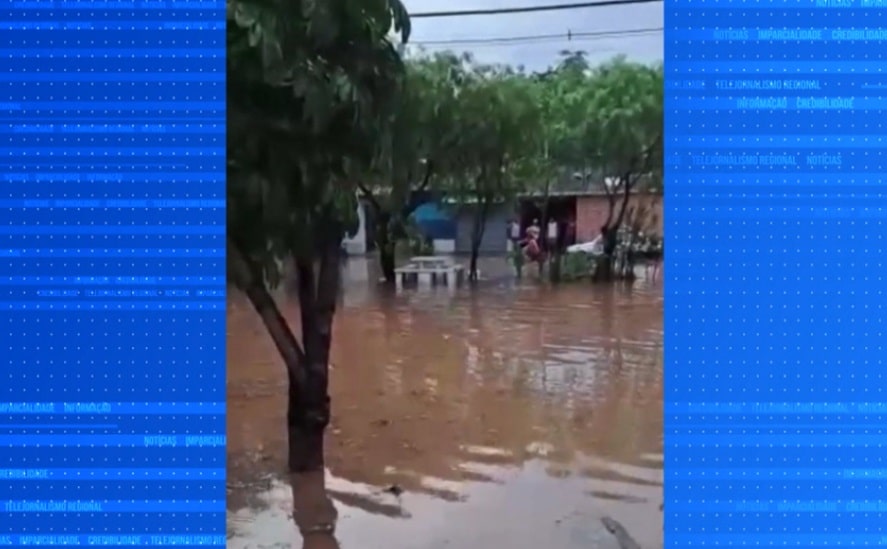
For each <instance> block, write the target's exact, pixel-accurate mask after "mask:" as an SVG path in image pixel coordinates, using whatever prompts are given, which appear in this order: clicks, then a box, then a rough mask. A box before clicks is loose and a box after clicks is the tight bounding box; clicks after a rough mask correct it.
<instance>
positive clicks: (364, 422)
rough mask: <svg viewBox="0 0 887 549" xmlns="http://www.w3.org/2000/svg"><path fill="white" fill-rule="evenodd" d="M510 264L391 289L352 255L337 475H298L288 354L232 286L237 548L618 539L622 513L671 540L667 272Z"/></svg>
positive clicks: (642, 530) (431, 547) (337, 370)
mask: <svg viewBox="0 0 887 549" xmlns="http://www.w3.org/2000/svg"><path fill="white" fill-rule="evenodd" d="M494 262H495V263H494ZM501 262H502V260H501V259H499V260H495V259H494V260H491V261H489V262H487V263H488V264H486V265H482V266H481V268H482V269H483V271H484V272H485V273H496V272H497V270H501ZM493 277H494V280H491V281H486V282H484V283H483V284H482V285H481V286H480V288H478V289H477V290H475V291H472V290H470V289H468V288H463V289H459V290H457V291H455V292H450V291H447V290H445V289H431V288H419V289H415V290H407V291H403V292H401V293H399V294H398V295H394V296H391V295H389V296H384V295H380V294H379V293H378V292H377V291H376V290H375V288H374V285H373V284H371V283H369V281H370V280H374V279H375V274H374V272H373V270H372V265H371V264H370V268H369V269H368V266H367V263H366V262H364V261H361V260H357V261H355V260H351V261H350V262H349V265H348V266H347V278H348V279H349V280H350V282H349V283H348V285H347V289H346V293H345V297H344V303H343V305H342V307H341V308H340V311H339V313H338V314H337V318H336V326H335V334H334V343H333V366H332V374H331V375H332V379H331V393H332V399H333V407H334V418H333V422H332V425H331V426H330V428H329V431H328V438H327V465H328V471H327V474H326V475H325V477H324V476H323V475H312V476H308V477H304V476H303V477H297V478H293V477H290V476H288V475H286V474H285V472H284V471H285V448H286V445H285V441H286V432H285V424H284V415H285V404H284V396H285V392H286V381H285V376H284V370H283V366H282V365H281V364H280V362H279V359H278V357H277V355H276V352H275V350H274V347H273V344H272V343H271V341H270V340H269V339H268V337H267V336H266V335H265V333H264V330H263V328H262V326H261V323H260V321H259V320H258V318H257V317H256V316H255V315H254V314H253V312H252V311H251V310H250V308H249V305H248V304H247V303H246V301H245V300H244V299H243V298H241V297H239V296H236V295H234V294H233V293H232V294H231V297H229V313H228V424H229V425H228V431H229V433H228V435H229V436H228V448H229V450H228V451H229V469H228V484H229V497H228V502H229V503H228V506H229V542H228V546H229V547H235V548H242V549H246V548H248V547H250V548H254V549H259V548H263V547H305V548H312V549H322V548H324V547H341V548H343V549H372V548H376V547H379V548H385V549H426V548H427V549H436V548H438V547H440V548H474V547H508V548H512V549H536V548H540V547H544V548H546V549H578V548H588V547H602V548H604V547H607V548H608V547H616V546H617V545H616V543H615V539H614V538H613V536H611V535H610V534H609V532H607V531H606V530H605V529H604V528H603V526H602V525H601V522H600V519H601V517H603V516H605V515H606V516H610V517H613V518H614V519H616V520H618V521H619V522H620V523H621V524H622V525H624V526H625V528H626V529H627V530H628V532H629V533H630V534H631V535H632V536H633V537H634V538H635V539H636V540H637V541H638V542H639V543H640V545H641V546H642V547H644V548H645V549H647V548H649V549H655V548H658V547H661V546H662V513H661V511H660V507H659V506H660V503H661V502H662V291H661V285H659V284H657V283H652V282H648V281H644V280H639V281H638V282H636V283H635V284H634V285H633V286H632V287H631V288H626V287H623V286H607V287H596V286H590V285H585V284H579V285H564V286H562V287H558V288H548V287H544V286H540V285H539V284H537V283H536V282H535V281H533V280H532V277H529V278H528V280H525V281H524V282H522V283H520V284H515V283H513V282H512V281H511V280H510V279H509V278H508V277H495V274H494V275H493ZM280 300H281V303H282V308H283V310H284V313H285V314H286V316H287V317H288V318H289V319H290V320H291V321H292V322H294V323H295V322H297V318H298V314H297V313H298V308H297V304H296V303H295V302H293V301H291V300H288V299H286V297H285V295H283V293H282V294H281V296H280ZM324 484H325V486H324ZM392 487H394V488H395V489H394V490H391V488H392ZM401 490H402V493H400V492H401ZM294 501H295V510H294ZM294 515H295V517H294ZM294 518H295V519H296V521H295V522H297V523H298V526H299V527H301V529H302V530H303V531H305V532H310V533H309V534H307V535H306V536H305V537H304V540H302V537H301V536H300V534H299V528H297V524H295V523H294ZM333 523H336V528H335V538H333V537H331V536H329V535H328V534H325V533H323V531H322V530H323V526H324V525H327V524H333Z"/></svg>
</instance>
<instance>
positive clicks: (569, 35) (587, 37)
mask: <svg viewBox="0 0 887 549" xmlns="http://www.w3.org/2000/svg"><path fill="white" fill-rule="evenodd" d="M663 30H664V29H663V27H651V28H644V29H625V30H612V31H596V32H572V31H567V32H564V33H557V34H535V35H527V36H501V37H489V38H453V39H451V40H423V41H416V42H412V43H413V44H415V45H419V46H498V45H503V46H506V45H514V44H522V43H538V42H545V41H549V40H557V41H560V40H566V41H577V42H579V41H582V42H584V41H592V40H606V39H608V38H629V37H635V36H647V35H651V34H658V33H661V32H662V31H663Z"/></svg>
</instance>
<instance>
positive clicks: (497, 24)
mask: <svg viewBox="0 0 887 549" xmlns="http://www.w3.org/2000/svg"><path fill="white" fill-rule="evenodd" d="M566 1H567V0H404V3H405V4H406V7H407V9H408V10H409V11H410V12H411V13H419V12H430V11H457V10H465V9H493V8H510V7H520V6H537V5H545V4H563V3H566ZM662 9H663V7H662V4H661V3H651V4H636V5H630V6H609V7H601V8H586V9H573V10H563V11H552V12H535V13H532V12H531V13H515V14H501V15H482V16H466V17H444V18H429V19H423V18H420V19H413V35H412V37H411V38H410V42H412V43H414V44H421V43H423V42H428V41H440V40H477V39H486V38H503V37H523V36H538V35H550V34H560V35H562V36H563V38H557V39H546V40H536V41H524V42H519V43H511V44H501V43H499V44H476V45H466V44H452V45H446V46H438V45H434V46H432V45H427V46H424V48H425V49H426V50H430V51H434V50H436V49H450V50H454V51H470V52H472V53H473V54H474V55H475V57H476V58H477V59H478V60H479V61H482V62H485V63H507V64H510V65H515V66H517V65H523V66H524V67H526V68H527V69H528V70H531V71H535V70H543V69H545V68H547V67H549V66H551V65H552V64H554V63H556V62H557V60H558V58H559V55H558V53H559V52H560V51H561V50H564V49H570V50H577V49H579V50H584V51H586V52H588V60H589V61H590V62H591V63H593V64H594V63H598V62H601V61H606V60H607V59H609V58H611V57H614V56H616V55H626V56H628V57H629V58H630V59H632V60H635V61H640V62H653V61H660V60H661V59H662V56H663V54H662V52H663V45H662V32H661V31H660V32H647V33H646V34H635V35H622V36H610V37H594V38H574V39H573V40H568V39H567V33H568V32H572V33H574V34H575V33H589V32H591V33H601V32H613V31H616V32H619V31H635V30H638V29H658V28H661V27H662V26H663V13H662Z"/></svg>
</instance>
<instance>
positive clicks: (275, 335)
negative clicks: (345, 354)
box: [227, 237, 305, 387]
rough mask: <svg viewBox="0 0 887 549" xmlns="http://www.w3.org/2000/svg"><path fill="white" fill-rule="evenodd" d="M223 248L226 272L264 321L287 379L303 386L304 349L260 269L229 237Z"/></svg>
mask: <svg viewBox="0 0 887 549" xmlns="http://www.w3.org/2000/svg"><path fill="white" fill-rule="evenodd" d="M227 248H228V253H227V256H228V265H229V268H228V272H229V273H230V275H231V277H232V278H233V280H234V284H235V285H236V286H237V287H238V288H240V289H241V290H243V291H244V292H245V293H246V296H247V298H249V301H250V303H251V304H252V306H253V308H254V309H255V311H256V313H258V315H259V317H260V318H261V319H262V322H263V323H264V324H265V328H266V329H267V330H268V334H269V335H270V336H271V340H272V341H273V342H274V346H275V347H276V348H277V350H278V352H280V355H281V356H282V357H283V359H284V363H285V364H286V366H287V374H288V375H289V377H290V380H291V381H295V382H296V383H298V384H299V386H300V387H301V386H303V385H304V381H305V376H304V372H303V371H302V367H303V365H304V364H305V352H304V351H303V350H302V347H301V345H299V341H298V340H297V339H296V337H295V336H294V335H293V332H292V330H291V329H290V328H289V323H288V322H287V321H286V318H285V317H284V316H283V314H281V312H280V309H278V308H277V304H276V303H275V302H274V299H273V298H272V297H271V294H270V293H269V292H268V289H267V288H266V287H265V281H264V279H263V277H262V274H261V271H260V270H259V269H258V268H257V267H256V266H255V265H253V264H252V263H251V262H250V261H249V259H248V256H247V254H246V253H244V251H243V249H244V248H243V247H241V246H239V245H238V244H237V242H235V241H234V240H233V239H232V238H230V237H229V238H228V246H227Z"/></svg>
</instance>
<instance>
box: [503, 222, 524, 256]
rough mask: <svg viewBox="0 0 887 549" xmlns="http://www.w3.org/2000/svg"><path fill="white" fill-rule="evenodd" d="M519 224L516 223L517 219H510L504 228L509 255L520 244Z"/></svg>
mask: <svg viewBox="0 0 887 549" xmlns="http://www.w3.org/2000/svg"><path fill="white" fill-rule="evenodd" d="M520 237H521V234H520V223H518V222H517V219H512V220H511V221H509V222H508V225H507V227H506V233H505V238H506V239H507V244H506V246H507V250H508V253H511V252H513V251H514V250H515V248H516V247H517V246H518V245H519V244H520Z"/></svg>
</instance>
